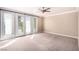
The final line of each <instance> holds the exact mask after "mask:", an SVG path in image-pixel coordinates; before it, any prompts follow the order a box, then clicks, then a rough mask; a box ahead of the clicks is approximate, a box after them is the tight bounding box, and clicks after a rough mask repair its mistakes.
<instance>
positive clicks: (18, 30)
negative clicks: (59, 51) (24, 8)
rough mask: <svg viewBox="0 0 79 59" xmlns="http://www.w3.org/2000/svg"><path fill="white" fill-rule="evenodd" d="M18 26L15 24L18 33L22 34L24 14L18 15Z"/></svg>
mask: <svg viewBox="0 0 79 59" xmlns="http://www.w3.org/2000/svg"><path fill="white" fill-rule="evenodd" d="M17 17H18V18H17V19H18V26H17V28H18V29H17V32H18V35H24V16H22V15H18V16H17Z"/></svg>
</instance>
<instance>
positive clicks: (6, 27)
mask: <svg viewBox="0 0 79 59" xmlns="http://www.w3.org/2000/svg"><path fill="white" fill-rule="evenodd" d="M2 12H3V13H2V14H3V15H2V20H1V23H2V24H1V32H2V33H1V37H2V39H3V40H4V39H6V38H11V37H12V36H13V20H14V15H13V14H12V13H10V12H5V11H2Z"/></svg>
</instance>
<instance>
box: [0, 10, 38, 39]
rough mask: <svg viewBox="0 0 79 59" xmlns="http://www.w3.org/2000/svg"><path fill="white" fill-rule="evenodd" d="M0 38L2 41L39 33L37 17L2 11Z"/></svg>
mask: <svg viewBox="0 0 79 59" xmlns="http://www.w3.org/2000/svg"><path fill="white" fill-rule="evenodd" d="M0 17H1V19H0V23H1V25H0V32H1V33H0V37H1V39H2V40H5V39H9V38H13V37H17V36H22V35H27V34H33V33H36V32H37V26H38V25H37V23H38V20H37V17H34V16H29V15H24V14H19V13H14V12H8V11H1V15H0Z"/></svg>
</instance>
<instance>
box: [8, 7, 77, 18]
mask: <svg viewBox="0 0 79 59" xmlns="http://www.w3.org/2000/svg"><path fill="white" fill-rule="evenodd" d="M7 8H9V9H13V10H17V11H22V12H25V13H29V14H33V15H37V16H43V17H47V16H52V15H55V14H60V13H64V12H68V11H74V10H76V8H75V7H50V8H51V9H50V11H51V12H46V13H44V14H43V13H42V12H40V10H39V8H40V7H7Z"/></svg>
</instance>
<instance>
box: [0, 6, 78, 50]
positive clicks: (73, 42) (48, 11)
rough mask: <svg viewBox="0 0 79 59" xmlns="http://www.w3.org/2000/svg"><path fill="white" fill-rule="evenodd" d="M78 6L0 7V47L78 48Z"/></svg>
mask: <svg viewBox="0 0 79 59" xmlns="http://www.w3.org/2000/svg"><path fill="white" fill-rule="evenodd" d="M78 30H79V8H78V7H0V51H78V50H79V44H78V40H79V39H78V37H79V36H78V35H79V31H78Z"/></svg>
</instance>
